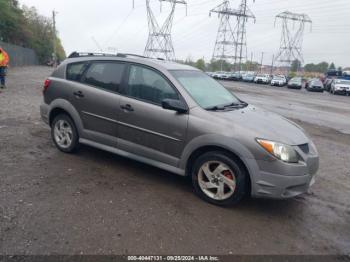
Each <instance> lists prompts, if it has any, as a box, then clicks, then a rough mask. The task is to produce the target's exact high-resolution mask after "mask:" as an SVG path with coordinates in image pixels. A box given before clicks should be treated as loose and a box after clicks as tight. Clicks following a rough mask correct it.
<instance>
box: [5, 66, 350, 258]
mask: <svg viewBox="0 0 350 262" xmlns="http://www.w3.org/2000/svg"><path fill="white" fill-rule="evenodd" d="M50 72H51V69H50V68H46V67H26V68H15V69H11V70H10V75H9V77H8V89H7V90H5V91H3V92H2V93H1V94H0V158H1V162H0V254H2V255H4V254H7V255H11V254H12V255H13V254H17V255H19V254H31V255H39V254H69V255H70V254H340V253H342V254H349V253H350V223H349V221H350V201H349V200H350V196H349V192H350V171H349V170H350V161H349V156H350V146H349V145H350V135H349V134H350V121H349V114H350V98H349V97H341V96H331V95H328V94H316V93H307V92H305V91H297V90H287V89H284V88H280V89H278V88H270V87H266V86H256V85H253V84H242V83H232V82H231V83H225V85H226V86H227V87H228V88H230V89H232V90H234V91H235V93H236V94H237V95H238V96H239V97H240V98H242V99H243V100H245V101H248V102H250V103H254V104H256V105H258V106H262V107H265V108H267V109H270V110H272V111H275V112H278V113H281V114H282V115H285V116H287V117H289V118H291V119H293V120H295V121H296V122H298V124H300V125H301V126H302V127H303V128H304V129H305V130H307V132H308V133H309V134H310V136H311V137H312V139H313V140H314V142H315V144H316V145H317V147H318V149H319V153H320V157H321V163H320V171H319V173H318V176H317V181H316V184H315V185H314V186H313V188H312V189H311V191H310V193H308V194H305V195H302V196H300V197H297V198H295V199H291V200H287V201H273V200H261V199H247V200H245V201H243V202H242V203H241V204H240V205H238V206H236V207H234V208H219V207H216V206H212V205H209V204H207V203H205V202H203V201H201V200H200V199H198V198H197V197H196V196H195V195H194V194H193V193H192V189H191V184H190V183H189V181H188V180H187V179H185V178H183V177H179V176H176V175H173V174H170V173H167V172H165V171H162V170H159V169H156V168H153V167H150V166H147V165H143V164H140V163H137V162H134V161H131V160H128V159H125V158H122V157H119V156H115V155H112V154H109V153H106V152H102V151H99V150H96V149H93V148H89V147H82V148H81V150H80V151H79V152H78V153H77V154H75V155H67V154H63V153H60V152H59V151H58V150H56V149H55V147H54V145H53V143H52V142H51V139H50V134H49V128H48V127H47V126H45V125H44V124H43V123H42V122H41V120H40V117H39V104H40V102H41V99H42V97H41V86H42V83H43V81H44V79H45V78H46V77H47V76H48V75H49V74H50Z"/></svg>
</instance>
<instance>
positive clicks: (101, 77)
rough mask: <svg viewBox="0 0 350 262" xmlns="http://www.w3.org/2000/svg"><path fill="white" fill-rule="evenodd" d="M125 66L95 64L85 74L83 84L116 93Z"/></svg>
mask: <svg viewBox="0 0 350 262" xmlns="http://www.w3.org/2000/svg"><path fill="white" fill-rule="evenodd" d="M124 71H125V64H123V63H115V62H95V63H93V64H91V66H90V68H89V70H88V71H87V72H86V74H85V76H84V79H83V82H84V83H86V84H89V85H93V86H96V87H99V88H102V89H106V90H109V91H113V92H117V91H118V90H119V87H120V84H121V82H122V79H123V75H124Z"/></svg>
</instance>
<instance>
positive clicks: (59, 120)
mask: <svg viewBox="0 0 350 262" xmlns="http://www.w3.org/2000/svg"><path fill="white" fill-rule="evenodd" d="M51 137H52V140H53V142H54V143H55V145H56V147H57V148H58V149H59V150H60V151H62V152H65V153H72V152H73V151H75V150H76V149H77V147H78V145H79V135H78V132H77V129H76V127H75V124H74V122H73V120H72V119H71V118H70V117H69V116H68V115H66V114H59V115H58V116H56V117H55V119H54V120H53V122H52V126H51Z"/></svg>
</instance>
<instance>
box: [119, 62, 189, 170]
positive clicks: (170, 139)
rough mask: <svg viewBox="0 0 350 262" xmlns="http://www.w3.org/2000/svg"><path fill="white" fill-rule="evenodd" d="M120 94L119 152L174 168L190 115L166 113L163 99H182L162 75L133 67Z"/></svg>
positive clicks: (143, 68) (134, 65)
mask: <svg viewBox="0 0 350 262" xmlns="http://www.w3.org/2000/svg"><path fill="white" fill-rule="evenodd" d="M128 75H129V77H128V80H127V83H126V85H125V86H124V88H123V90H122V92H121V94H122V95H123V96H122V97H121V99H120V107H119V116H118V117H119V127H118V137H119V140H118V148H120V149H122V150H124V151H128V152H130V153H134V154H137V155H141V156H144V157H147V158H149V159H152V160H156V161H160V162H163V163H166V164H169V165H172V166H175V165H176V164H177V163H178V160H179V158H180V156H181V153H182V151H183V148H184V141H185V137H186V132H187V122H188V114H179V113H177V112H175V111H170V110H166V109H163V108H162V106H161V103H162V100H163V99H183V98H182V97H181V96H180V94H179V93H178V91H177V90H176V88H175V87H174V86H173V85H172V84H171V82H170V81H169V80H168V79H167V78H166V77H165V76H164V75H162V73H160V72H159V71H157V70H155V69H153V68H150V67H146V66H142V65H136V64H132V65H130V68H129V74H128Z"/></svg>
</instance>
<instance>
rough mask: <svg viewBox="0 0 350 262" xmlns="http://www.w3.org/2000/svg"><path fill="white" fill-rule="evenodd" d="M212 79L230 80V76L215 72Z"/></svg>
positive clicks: (225, 73) (222, 72)
mask: <svg viewBox="0 0 350 262" xmlns="http://www.w3.org/2000/svg"><path fill="white" fill-rule="evenodd" d="M212 77H213V78H215V79H226V78H228V75H227V72H224V71H219V72H215V73H214V74H213V76H212Z"/></svg>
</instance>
